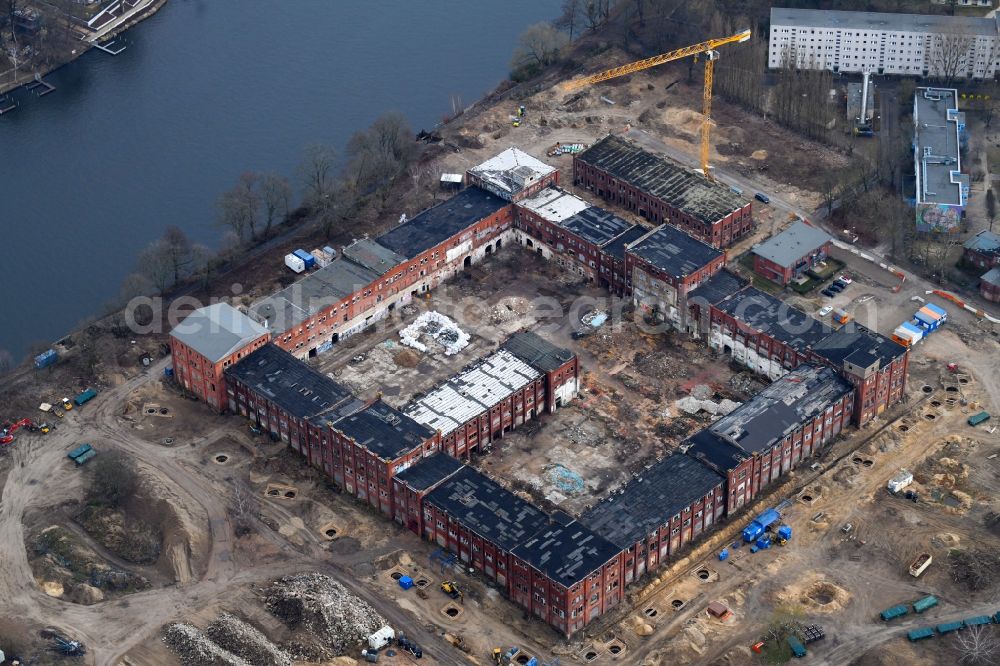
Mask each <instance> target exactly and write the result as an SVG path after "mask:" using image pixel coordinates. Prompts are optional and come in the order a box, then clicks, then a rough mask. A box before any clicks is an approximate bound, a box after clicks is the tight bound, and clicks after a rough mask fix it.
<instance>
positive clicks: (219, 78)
mask: <svg viewBox="0 0 1000 666" xmlns="http://www.w3.org/2000/svg"><path fill="white" fill-rule="evenodd" d="M559 4H560V3H559V0H504V2H494V1H490V2H487V1H476V2H469V1H460V0H423V1H421V2H414V1H413V0H380V1H374V0H371V1H364V2H350V1H348V0H296V1H295V2H282V1H280V0H254V1H253V2H238V1H237V0H211V1H209V0H169V1H168V2H167V4H166V5H165V6H164V7H163V9H161V10H160V12H159V13H158V14H156V15H155V16H154V17H152V18H150V19H148V20H147V21H144V22H143V23H141V24H139V25H138V26H136V27H135V28H133V29H131V30H130V31H129V32H127V33H126V34H125V42H126V43H127V44H128V48H127V50H126V51H125V52H124V53H123V54H121V55H119V56H116V57H113V56H110V55H108V54H106V53H102V52H99V51H96V50H92V51H91V52H90V53H88V54H86V55H85V56H84V57H83V58H81V59H80V60H78V61H76V62H74V63H71V64H70V65H68V66H66V67H64V68H62V69H61V70H59V71H58V72H56V73H54V74H52V75H51V76H50V77H49V78H48V79H47V80H49V81H50V82H52V83H53V84H55V85H56V86H57V90H56V92H54V93H51V94H49V95H47V96H45V97H43V98H37V97H34V96H33V95H32V94H30V93H27V92H25V91H23V90H19V91H18V92H17V93H15V95H16V98H17V99H19V100H20V102H21V108H20V109H18V110H17V111H15V112H13V113H10V114H7V115H5V116H3V117H2V118H0V231H2V233H3V236H2V240H0V247H2V248H3V253H2V255H0V276H2V278H0V305H2V306H3V307H2V310H0V312H2V315H3V319H2V322H0V349H6V350H8V351H10V352H11V353H12V354H13V355H14V356H15V358H21V357H22V356H23V355H24V354H25V353H26V352H27V350H28V348H29V347H30V346H32V345H35V344H37V343H44V342H48V341H53V340H55V339H58V338H59V337H61V336H62V335H63V334H65V333H67V332H68V331H69V330H71V329H72V328H73V327H74V326H75V325H76V324H77V323H79V322H80V321H81V320H83V319H84V318H86V317H87V316H89V315H91V314H94V313H96V312H98V311H99V310H100V309H101V308H102V306H103V305H104V304H105V303H107V302H108V301H110V300H111V299H113V298H114V297H115V296H116V295H117V293H118V290H119V286H120V284H121V282H122V279H123V278H124V277H125V276H126V275H127V274H128V273H130V272H132V270H134V267H135V257H136V255H137V254H138V252H139V251H140V250H141V249H142V248H143V247H144V246H145V245H146V244H147V243H149V242H150V241H151V240H153V239H155V238H158V237H159V236H160V235H162V233H163V230H164V229H165V228H166V227H167V226H168V225H170V224H174V225H177V226H179V227H181V228H182V229H184V230H185V231H186V232H187V233H188V235H189V236H190V237H191V238H192V239H194V240H196V241H199V242H202V243H206V244H208V245H210V246H215V245H217V244H218V239H219V237H220V233H221V231H220V229H219V228H218V227H217V226H216V225H215V202H216V200H217V198H218V196H219V194H220V193H222V192H223V191H224V190H226V189H228V188H230V187H231V186H232V185H234V184H235V182H236V179H237V178H238V177H239V174H240V173H242V172H243V171H246V170H253V171H261V172H266V171H276V172H278V173H282V174H284V175H286V176H288V177H290V178H292V177H294V172H295V168H296V165H297V164H298V162H299V160H300V158H301V156H302V154H303V150H304V148H305V147H306V146H308V145H310V144H314V143H326V144H329V145H331V146H334V147H336V148H337V149H338V150H339V149H341V148H343V146H344V144H345V143H346V141H347V139H348V137H349V136H350V135H351V134H352V133H353V132H354V131H356V130H357V129H359V128H362V127H365V126H367V125H368V124H369V123H370V122H371V121H372V120H374V119H375V118H376V117H378V116H379V115H381V114H382V113H384V112H386V111H389V110H398V111H402V112H403V113H405V114H406V116H407V117H408V118H409V120H410V122H411V124H412V126H413V127H414V129H415V130H416V129H420V128H430V127H431V126H433V125H434V124H435V123H436V122H438V121H439V120H440V118H441V116H442V115H443V114H445V113H446V112H448V111H449V110H450V108H451V99H452V96H454V95H458V96H460V99H461V100H462V101H463V102H464V103H465V104H466V105H468V104H470V103H471V102H473V101H475V100H476V99H477V98H478V97H480V96H481V95H482V94H483V93H485V92H486V91H488V90H490V89H492V88H493V87H494V86H495V85H496V84H497V83H499V82H500V81H501V80H502V79H503V78H504V77H505V76H506V73H507V63H508V61H509V59H510V55H511V52H512V50H513V47H514V45H515V44H516V40H517V36H518V35H519V34H520V33H521V31H522V30H524V28H525V27H527V26H528V25H530V24H532V23H536V22H538V21H543V20H548V19H551V18H552V17H554V16H555V15H556V13H557V8H558V6H559Z"/></svg>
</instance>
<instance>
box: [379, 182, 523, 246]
mask: <svg viewBox="0 0 1000 666" xmlns="http://www.w3.org/2000/svg"><path fill="white" fill-rule="evenodd" d="M507 205H509V204H508V203H507V202H506V201H504V200H503V199H501V198H500V197H498V196H496V195H494V194H490V193H489V192H487V191H485V190H481V189H479V188H478V187H469V188H466V189H464V190H462V191H461V192H459V193H458V194H456V195H455V196H453V197H452V198H450V199H448V200H447V201H443V202H441V203H439V204H438V205H436V206H433V207H431V208H428V209H427V210H425V211H424V212H422V213H420V214H419V215H417V216H415V217H414V218H413V219H411V220H407V221H406V222H404V223H402V224H401V225H399V226H398V227H396V228H395V229H393V230H392V231H388V232H386V233H384V234H382V235H381V236H379V237H378V238H376V239H375V240H376V241H377V242H378V244H379V245H381V246H382V247H385V248H388V249H390V250H392V251H393V252H395V253H397V254H399V255H402V256H404V257H406V258H407V259H412V258H413V257H415V256H417V255H418V254H420V253H421V252H423V251H425V250H429V249H430V248H432V247H434V246H435V245H438V244H440V243H443V242H444V241H446V240H448V239H449V238H451V237H452V236H454V235H456V234H458V233H460V232H462V231H463V230H465V229H467V228H468V227H470V226H472V225H473V224H475V223H476V222H479V221H480V220H482V219H483V218H486V217H489V216H490V215H493V214H494V213H496V212H497V211H498V210H500V209H501V208H503V207H504V206H507Z"/></svg>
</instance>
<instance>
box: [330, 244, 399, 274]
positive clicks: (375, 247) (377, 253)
mask: <svg viewBox="0 0 1000 666" xmlns="http://www.w3.org/2000/svg"><path fill="white" fill-rule="evenodd" d="M343 256H344V257H345V258H347V259H350V260H351V261H353V262H354V263H356V264H357V265H358V266H362V267H363V268H367V269H368V270H370V271H372V272H373V273H376V274H378V275H385V274H386V273H388V272H389V271H391V270H392V269H393V268H395V267H396V266H399V265H400V264H402V263H403V262H405V261H406V257H404V256H402V255H399V254H396V253H395V252H393V251H392V250H390V249H389V248H387V247H383V246H381V245H379V244H378V243H376V242H375V241H373V240H371V239H370V238H362V239H360V240H356V241H354V242H353V243H351V244H350V245H348V246H347V247H345V248H344V253H343Z"/></svg>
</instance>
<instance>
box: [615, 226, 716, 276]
mask: <svg viewBox="0 0 1000 666" xmlns="http://www.w3.org/2000/svg"><path fill="white" fill-rule="evenodd" d="M628 252H630V253H632V254H634V255H635V256H637V257H639V258H640V259H643V260H644V261H646V262H648V263H650V264H652V265H653V266H655V267H656V268H658V269H660V270H661V271H663V272H664V273H666V274H667V275H672V276H674V277H675V278H677V279H680V278H683V277H686V276H688V275H691V274H692V273H694V272H695V271H697V270H698V269H699V268H703V267H704V266H707V265H708V264H710V263H712V262H713V261H715V260H716V259H718V258H719V257H721V256H722V253H721V252H719V251H718V250H716V249H715V248H713V247H712V246H710V245H707V244H705V243H702V242H701V241H700V240H698V239H697V238H695V237H693V236H689V235H688V234H686V233H684V232H683V231H681V230H680V229H677V228H676V227H672V226H670V225H669V224H663V225H660V226H659V227H657V228H656V229H655V230H654V231H652V232H650V233H649V234H647V235H646V236H644V237H643V238H642V239H641V240H639V241H636V242H635V243H632V245H631V246H630V247H629V248H628Z"/></svg>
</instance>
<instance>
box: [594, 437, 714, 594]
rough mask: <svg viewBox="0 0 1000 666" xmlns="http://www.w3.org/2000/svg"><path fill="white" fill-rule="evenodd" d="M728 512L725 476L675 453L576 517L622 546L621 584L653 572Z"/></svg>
mask: <svg viewBox="0 0 1000 666" xmlns="http://www.w3.org/2000/svg"><path fill="white" fill-rule="evenodd" d="M725 515H726V494H725V477H724V476H723V475H721V474H719V473H718V472H716V471H714V470H713V469H711V468H710V467H707V466H705V465H703V464H702V463H701V462H699V461H697V460H695V459H694V458H690V457H687V456H684V455H679V454H673V455H668V456H667V457H665V458H662V459H660V460H659V461H658V462H656V463H654V464H653V465H651V466H650V467H648V468H646V469H645V470H643V471H642V472H641V473H640V474H639V475H638V476H637V477H636V478H634V479H632V480H631V481H629V482H628V483H626V484H625V485H624V486H623V487H622V488H620V489H618V490H615V491H612V493H611V494H610V495H608V497H606V498H605V499H603V500H601V501H600V502H598V503H597V505H595V506H593V507H591V508H590V509H589V510H587V511H586V512H585V513H584V514H583V515H582V516H581V517H580V521H581V522H582V523H584V524H585V525H587V526H588V527H589V528H590V529H592V530H593V531H595V532H597V533H598V534H600V535H601V536H603V537H604V538H605V539H607V540H609V541H611V542H612V543H614V544H615V545H616V546H618V547H619V548H620V549H621V550H622V560H623V566H624V570H623V573H624V584H625V585H628V584H629V583H631V582H632V581H634V580H638V579H639V578H641V577H642V576H643V575H644V574H645V573H646V572H650V571H654V570H656V569H657V568H659V567H660V566H662V565H663V564H665V563H666V562H668V561H669V560H670V559H676V557H677V555H678V553H679V552H680V551H681V549H682V548H683V547H684V546H685V545H687V544H689V543H690V542H691V541H693V540H694V539H696V538H698V536H699V535H700V534H702V532H704V531H706V530H708V529H709V528H711V527H712V525H714V524H715V523H716V522H717V521H718V520H721V519H722V518H724V517H725Z"/></svg>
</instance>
